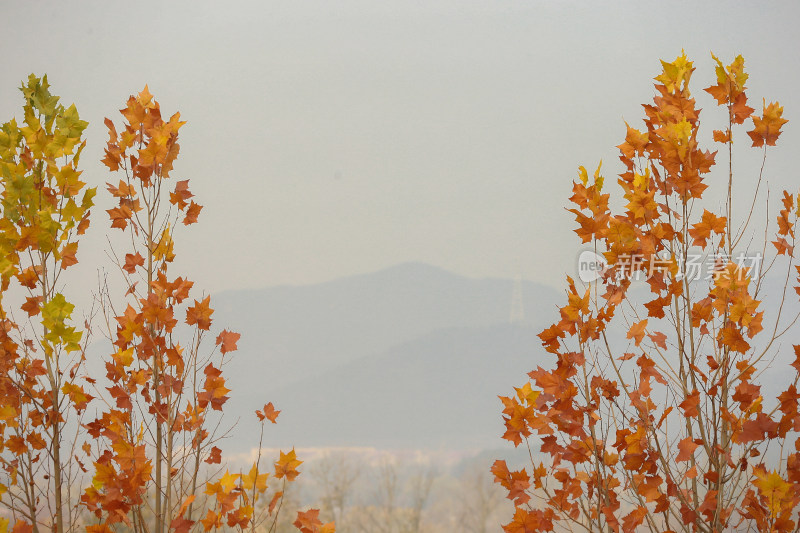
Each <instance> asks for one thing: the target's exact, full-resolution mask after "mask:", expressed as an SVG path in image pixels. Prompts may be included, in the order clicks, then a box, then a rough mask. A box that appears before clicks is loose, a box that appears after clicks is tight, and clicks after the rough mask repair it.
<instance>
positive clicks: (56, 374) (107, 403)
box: [0, 76, 334, 533]
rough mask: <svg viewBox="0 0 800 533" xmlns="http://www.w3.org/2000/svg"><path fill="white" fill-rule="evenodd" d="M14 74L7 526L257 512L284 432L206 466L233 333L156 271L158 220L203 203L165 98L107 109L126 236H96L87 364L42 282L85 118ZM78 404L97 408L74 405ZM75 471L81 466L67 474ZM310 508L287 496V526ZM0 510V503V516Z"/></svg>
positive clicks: (161, 258)
mask: <svg viewBox="0 0 800 533" xmlns="http://www.w3.org/2000/svg"><path fill="white" fill-rule="evenodd" d="M22 92H23V94H24V96H25V107H24V114H25V125H24V126H18V125H17V123H16V121H14V120H12V121H10V122H8V123H6V124H5V125H4V126H3V129H2V133H0V158H1V159H0V171H2V179H3V182H2V183H3V190H2V209H3V213H2V215H3V216H2V218H0V247H2V252H3V254H2V261H0V281H2V285H0V289H1V290H0V325H1V326H2V327H0V350H2V351H1V352H0V356H1V357H0V395H1V396H2V408H0V439H1V440H0V452H2V455H0V465H2V468H3V472H4V475H5V479H4V482H3V484H2V485H0V496H2V495H3V494H2V493H4V492H7V493H8V494H7V495H6V497H5V498H3V499H0V502H2V503H3V504H4V505H5V506H6V507H7V509H8V510H9V511H10V514H11V516H12V518H13V519H14V526H13V530H14V532H15V533H27V532H29V531H31V530H33V531H38V530H39V529H40V527H44V528H45V529H50V530H53V531H55V532H56V533H63V532H64V531H72V530H75V529H76V528H79V527H80V528H83V527H85V529H86V530H87V531H89V532H90V533H101V532H110V531H134V532H147V533H166V532H167V531H168V530H169V531H172V530H174V531H176V532H181V533H183V532H188V531H211V530H217V529H219V528H228V529H238V530H240V531H244V530H250V531H255V530H256V528H257V527H259V528H273V529H274V526H275V524H276V519H277V516H278V514H279V512H280V509H281V503H282V494H283V489H284V488H285V484H286V483H287V482H291V481H293V480H294V479H295V478H296V477H297V475H298V474H299V471H298V469H297V468H298V466H300V464H301V463H302V461H300V460H299V459H298V458H297V456H296V454H295V451H294V450H291V451H290V452H288V453H284V452H280V456H279V458H278V459H277V461H275V463H274V468H273V469H269V468H265V467H263V466H262V460H261V452H260V450H261V446H260V445H259V454H258V459H257V460H256V461H255V463H254V464H253V465H252V467H251V468H250V469H249V471H248V472H247V473H245V472H238V473H236V472H230V470H229V469H228V468H225V469H224V473H223V472H222V470H223V468H222V466H221V465H222V450H221V449H220V448H219V447H218V446H217V445H216V444H217V443H218V439H219V437H220V435H218V434H217V433H216V428H217V427H219V425H220V423H221V420H220V418H219V415H220V414H221V411H222V409H223V406H224V404H225V403H226V401H227V399H228V393H229V392H230V390H229V389H228V388H227V387H226V386H225V378H224V377H223V376H222V370H221V367H222V365H223V363H224V361H225V359H226V357H230V355H228V354H230V353H231V352H233V351H235V350H236V347H237V346H236V345H237V341H238V340H239V337H240V336H239V334H238V333H234V332H232V331H229V330H222V331H221V332H219V333H218V334H216V335H213V334H212V333H211V331H212V327H211V326H212V321H213V319H212V315H213V312H214V311H213V308H212V307H211V301H210V297H209V296H206V295H200V296H199V297H194V293H193V286H194V284H193V282H191V281H189V280H188V279H186V278H185V277H182V276H177V277H175V276H173V275H172V273H171V272H170V271H169V265H170V264H171V263H172V261H173V260H174V258H175V248H174V241H173V236H174V232H175V228H176V227H177V226H178V225H179V224H183V225H190V224H194V223H195V222H197V220H198V216H199V214H200V212H201V209H202V207H201V206H200V205H199V204H198V203H196V202H195V201H194V199H193V198H194V196H193V194H192V193H191V192H190V190H189V186H188V183H189V182H188V180H182V181H175V180H174V179H172V176H171V174H172V171H173V166H174V163H175V161H176V158H177V156H178V154H179V150H180V146H179V144H178V133H179V130H180V128H181V127H182V126H183V125H184V122H183V121H181V120H180V115H179V114H178V113H175V114H173V115H172V116H171V117H170V118H169V120H164V119H163V118H162V116H161V109H160V106H159V104H158V103H157V102H156V101H155V100H154V98H153V96H152V95H151V94H150V93H149V91H148V90H147V87H145V90H144V91H142V92H141V93H139V94H138V95H137V96H131V97H130V98H129V99H128V101H127V103H126V106H125V108H124V109H122V110H121V113H122V115H123V118H124V122H123V125H122V128H121V129H120V131H119V132H117V128H116V126H115V124H114V123H113V122H112V121H111V120H109V119H106V126H107V127H108V130H109V141H108V144H107V148H106V152H105V157H104V159H103V163H105V165H106V166H107V167H108V168H109V169H110V170H111V171H112V172H119V173H120V174H121V175H122V178H121V179H119V180H117V181H116V182H112V183H108V184H107V188H108V191H109V192H110V194H111V196H112V197H113V198H114V201H115V204H116V205H115V207H113V208H112V209H109V210H108V211H107V213H108V215H109V218H110V220H111V228H114V229H118V230H120V231H121V232H122V233H123V235H124V241H125V242H126V243H128V244H127V246H128V249H127V250H125V251H124V253H119V254H118V253H117V250H111V255H112V256H113V257H115V258H116V260H117V266H118V267H119V271H120V273H121V275H122V278H123V281H124V287H123V290H124V291H125V293H124V294H119V295H117V294H115V293H113V292H112V290H111V289H109V285H107V284H104V285H103V287H102V291H101V295H100V298H99V300H100V304H101V306H100V308H101V311H102V314H103V317H104V319H105V329H106V335H107V337H108V341H110V346H112V349H111V353H110V354H109V356H108V357H107V358H106V359H105V361H104V370H105V375H104V376H98V375H87V373H86V372H87V370H86V368H85V367H86V365H84V362H85V357H86V356H85V342H86V338H85V337H86V336H83V334H82V332H81V331H79V330H77V329H76V328H75V326H73V325H71V322H70V319H71V315H72V312H73V306H72V305H71V304H69V303H68V302H67V301H66V299H65V298H64V296H63V295H62V294H61V293H60V292H58V287H59V281H60V280H61V277H60V276H61V272H62V270H64V269H66V268H68V267H70V266H72V265H75V264H76V263H77V262H78V260H77V258H76V253H77V249H78V243H77V240H76V239H77V237H78V236H80V235H82V234H83V233H84V232H85V230H86V228H87V227H88V224H89V209H90V208H91V207H92V204H93V196H94V195H95V189H93V188H92V189H86V188H85V185H86V184H85V183H84V182H82V181H80V179H79V178H80V171H79V170H78V169H77V163H78V159H79V155H80V153H81V151H82V149H83V147H84V143H83V141H82V140H81V134H82V131H83V130H84V129H85V128H86V126H87V123H86V122H83V121H81V120H80V119H79V118H78V114H77V111H76V110H75V107H74V106H72V107H70V108H64V107H63V106H61V105H60V104H58V98H57V97H55V96H53V95H52V94H51V93H50V92H49V86H48V84H47V79H46V78H43V79H41V80H40V79H39V78H36V77H35V76H31V77H30V79H29V80H28V84H27V85H25V86H23V88H22ZM170 182H173V183H174V185H172V186H170ZM14 281H15V282H16V283H17V285H19V286H20V287H22V288H24V289H25V290H26V291H27V293H28V296H27V298H25V301H24V302H23V303H22V304H21V305H19V309H20V310H21V311H22V312H24V313H25V314H26V315H27V316H28V317H29V322H30V324H29V326H30V327H28V328H24V327H20V326H19V325H18V324H17V321H15V320H14V317H13V307H11V308H9V307H8V300H7V299H6V298H5V296H6V293H7V291H8V290H9V289H10V288H11V286H12V282H14ZM62 283H63V281H62ZM112 286H113V284H112ZM7 309H8V311H7ZM33 317H36V319H34V318H33ZM39 317H40V318H39ZM89 327H90V321H87V322H86V324H85V328H86V329H87V330H88V329H89ZM209 338H210V340H211V342H208V339H209ZM82 340H83V341H84V345H83V346H81V344H80V342H81V341H82ZM89 391H91V392H92V393H93V394H90V393H89ZM90 405H91V406H92V407H93V409H91V411H93V412H95V413H96V415H95V416H94V419H93V420H84V418H83V417H82V415H83V414H84V413H86V412H88V411H90V409H87V408H88V407H89V406H90ZM214 413H216V416H215V415H214ZM278 414H279V411H277V410H276V409H275V407H274V406H273V405H272V404H271V403H268V404H266V405H265V406H264V407H263V409H259V410H258V411H256V413H255V416H256V417H257V419H258V420H259V422H260V423H261V427H262V440H263V434H264V426H265V424H267V423H275V422H276V418H277V416H278ZM65 428H67V429H69V430H70V431H71V433H70V435H66V434H65ZM270 470H271V471H272V478H273V479H274V480H275V481H274V482H273V483H272V484H270V482H269V481H268V478H269V477H270ZM83 473H85V474H87V476H88V477H89V478H90V479H91V483H86V484H84V485H83V486H84V488H85V490H83V491H82V493H74V492H70V491H71V490H72V489H73V488H75V487H76V484H80V483H82V481H81V478H80V477H79V475H80V474H83ZM65 490H66V491H67V493H66V494H65V493H64V491H65ZM267 502H268V503H267ZM256 509H258V510H259V511H258V512H257V511H256ZM315 513H317V514H318V511H316V510H313V509H312V510H309V511H306V512H304V513H299V514H298V516H297V519H296V520H295V526H296V527H297V528H298V529H299V530H300V531H301V532H303V533H330V532H333V531H334V527H333V524H332V523H329V524H323V523H322V522H321V521H319V520H318V519H317V517H316V515H315ZM87 514H88V515H89V516H92V517H93V518H89V519H86V518H85V516H86V515H87ZM9 525H10V523H9V521H8V520H6V519H0V530H1V531H5V530H6V529H8V527H9Z"/></svg>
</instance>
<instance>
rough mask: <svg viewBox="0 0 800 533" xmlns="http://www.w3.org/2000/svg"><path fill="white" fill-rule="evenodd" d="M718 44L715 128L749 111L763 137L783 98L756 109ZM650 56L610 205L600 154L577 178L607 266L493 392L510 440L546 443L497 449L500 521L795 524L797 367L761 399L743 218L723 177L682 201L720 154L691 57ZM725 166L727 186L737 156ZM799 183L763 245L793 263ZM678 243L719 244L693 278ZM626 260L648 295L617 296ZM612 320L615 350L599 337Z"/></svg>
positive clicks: (758, 142)
mask: <svg viewBox="0 0 800 533" xmlns="http://www.w3.org/2000/svg"><path fill="white" fill-rule="evenodd" d="M713 59H714V61H715V62H716V64H717V67H716V74H717V82H716V84H715V85H712V86H711V87H709V88H707V89H706V91H707V92H708V93H710V94H711V95H712V96H713V97H714V98H715V99H716V101H717V103H718V104H719V105H720V106H723V107H724V108H726V109H727V111H728V118H729V120H728V127H727V129H725V130H721V131H715V132H714V134H713V138H714V140H715V141H716V142H719V143H722V144H723V145H725V146H726V147H727V149H728V151H729V154H728V155H729V156H730V150H731V146H732V143H733V140H732V137H733V133H732V130H733V129H734V127H735V126H737V125H740V124H743V123H745V121H747V120H748V119H750V120H751V121H752V125H753V129H752V130H750V131H747V134H748V135H749V137H750V139H751V141H752V146H754V147H762V146H763V147H764V149H766V146H772V145H774V144H775V141H776V140H777V138H778V137H779V136H780V133H781V127H782V126H783V125H784V124H785V123H786V120H785V119H783V118H782V112H783V109H782V108H781V107H780V106H779V105H778V104H777V103H771V104H769V105H767V104H766V103H765V104H764V108H763V113H762V115H761V116H756V115H754V114H753V113H754V110H753V109H752V108H751V107H749V106H747V96H746V93H745V91H746V87H745V82H746V80H747V74H745V73H744V60H743V59H742V58H741V57H737V58H736V60H735V61H733V62H732V63H731V64H730V65H728V66H724V65H723V64H722V63H721V62H720V61H719V60H718V59H717V58H716V57H714V58H713ZM662 66H663V71H662V73H661V74H660V75H659V76H657V77H656V78H655V80H656V83H655V89H656V96H655V97H654V99H653V103H652V104H648V105H644V106H643V107H644V113H645V118H644V125H645V129H644V130H642V131H639V130H637V129H635V128H633V127H631V126H630V125H627V132H626V135H625V141H624V142H623V143H622V144H620V145H619V147H618V148H619V150H620V154H621V155H620V161H621V162H622V164H623V166H624V170H623V172H622V173H621V174H620V175H619V179H618V180H617V184H618V185H619V187H620V188H621V200H623V201H622V203H621V204H620V205H622V206H624V207H623V209H622V210H620V211H619V212H615V211H614V210H612V209H611V208H610V207H609V200H610V198H611V195H610V194H609V193H604V192H602V191H603V181H604V180H603V177H602V176H601V175H600V168H599V167H598V170H597V172H596V173H595V175H594V180H593V182H590V179H589V175H588V173H587V172H586V170H585V169H584V168H583V167H581V169H580V173H579V179H578V180H577V181H575V182H574V183H573V189H572V193H573V194H572V197H571V198H570V200H571V202H572V203H573V204H574V205H575V207H574V208H571V209H570V210H569V211H570V212H571V213H573V214H574V215H575V218H576V221H577V223H578V225H579V227H578V228H577V229H576V230H575V232H576V234H577V235H578V236H579V237H580V239H581V241H582V242H584V243H592V245H593V246H594V249H595V250H596V251H597V252H598V253H601V254H602V255H603V256H604V258H605V260H606V262H607V265H608V268H607V269H606V270H605V272H604V273H603V276H602V278H601V279H600V280H598V281H597V282H596V283H595V284H594V285H590V286H589V287H587V288H586V289H585V290H583V289H580V288H579V287H578V286H577V285H576V283H575V281H574V280H573V279H572V278H569V277H568V278H567V287H568V289H567V302H566V305H564V306H563V307H561V308H560V319H559V320H558V321H557V322H556V323H554V324H553V325H552V326H550V327H548V328H547V329H545V330H544V331H543V332H542V333H541V334H540V335H539V337H540V339H541V340H542V345H543V346H544V348H545V350H546V351H547V352H549V353H550V354H552V355H553V356H554V357H555V360H554V366H553V367H552V368H550V369H544V368H541V367H539V368H537V369H536V370H533V371H532V372H530V373H529V377H530V382H529V383H526V384H525V385H524V386H523V387H521V388H517V389H516V394H515V395H512V396H508V397H501V400H502V402H503V418H504V420H505V424H506V432H505V434H504V435H503V438H505V439H507V440H509V441H511V442H513V443H514V444H515V446H517V445H520V444H522V443H523V442H524V443H526V444H527V445H530V442H529V439H534V436H535V441H536V442H538V443H539V445H540V446H539V451H540V454H541V455H542V456H543V457H546V458H547V460H546V461H543V462H541V463H540V464H539V465H536V464H535V463H534V464H532V465H531V467H532V471H531V472H530V473H529V472H528V471H527V469H522V470H519V471H510V470H509V468H508V466H507V465H506V463H505V462H504V461H497V462H496V463H495V464H494V466H493V468H492V473H493V474H494V476H495V479H496V481H497V482H498V483H499V484H500V485H502V486H503V487H504V488H505V489H506V490H507V491H508V498H509V499H511V500H512V501H513V502H514V505H515V507H516V512H515V514H514V517H513V519H512V520H511V522H509V523H508V524H506V525H505V526H504V530H505V531H506V532H508V533H521V532H534V531H555V530H558V529H559V528H562V529H568V528H570V527H573V526H575V525H584V526H587V527H589V530H591V531H594V530H598V531H606V530H611V531H623V532H625V533H629V532H633V531H637V530H639V529H647V530H650V531H703V532H722V531H725V530H729V529H730V528H733V529H735V530H737V531H739V530H741V531H744V530H746V529H747V528H750V529H748V530H751V531H752V530H756V531H794V530H795V528H796V527H797V524H798V509H799V508H800V507H798V505H800V453H798V452H797V451H795V450H800V438H796V437H797V435H796V432H797V431H799V430H800V414H798V398H800V396H798V393H797V382H798V374H797V373H795V376H794V378H793V380H792V383H791V384H790V385H789V386H788V388H787V389H786V390H785V391H783V392H782V393H780V394H779V395H778V396H777V398H776V401H777V403H776V404H775V405H774V407H773V406H772V404H769V405H768V404H767V403H766V402H765V400H764V399H763V391H762V390H761V387H760V386H759V385H758V384H756V383H755V382H754V377H755V373H756V371H757V369H758V365H759V363H763V362H765V361H766V360H765V354H766V353H768V351H769V349H770V347H771V346H772V342H773V340H774V338H775V337H776V335H773V336H772V337H771V338H770V339H767V340H766V342H764V344H763V345H761V346H759V347H756V346H755V344H754V343H755V340H754V337H755V336H756V335H757V334H758V333H759V332H761V331H762V330H763V329H764V327H763V326H762V322H763V321H764V312H763V311H762V310H761V307H760V304H761V301H759V300H758V299H757V295H758V291H759V287H760V279H759V278H757V277H755V276H754V273H753V272H752V271H751V270H750V269H748V268H747V267H744V266H742V265H739V264H737V263H734V262H733V261H732V259H731V258H732V257H733V255H734V253H735V252H736V250H737V245H738V244H739V242H740V239H741V237H742V232H743V230H742V232H739V233H736V234H735V233H733V231H732V228H731V201H732V200H731V198H732V195H731V192H730V189H729V191H728V200H727V203H726V212H725V213H722V214H716V213H713V212H711V211H709V210H703V212H702V214H701V215H700V216H699V218H696V216H697V215H695V214H694V212H693V211H692V207H693V206H694V205H695V204H696V203H699V202H700V200H701V199H702V198H703V195H704V192H705V191H706V189H707V187H708V184H707V178H708V176H709V175H710V172H711V170H712V168H713V167H714V165H715V162H716V160H717V157H718V153H717V152H716V151H713V152H712V151H710V150H704V149H702V148H701V146H700V142H699V140H698V139H699V131H700V130H699V125H700V121H699V115H700V110H699V109H698V108H697V107H696V102H695V99H694V98H693V97H692V94H691V93H690V90H689V84H690V79H691V76H692V73H693V72H694V70H695V69H694V66H693V64H692V62H691V61H689V60H688V59H687V58H686V56H685V55H681V56H680V57H678V58H677V59H676V60H675V61H673V62H671V63H667V62H663V61H662ZM765 154H766V152H765ZM726 181H727V182H728V185H729V187H730V186H732V184H733V173H732V169H731V171H730V176H729V180H726ZM796 199H797V197H796V196H795V195H792V194H790V193H789V192H785V193H784V199H783V207H784V209H783V210H782V211H781V212H780V214H779V215H778V237H777V240H776V241H775V242H774V243H773V244H774V245H775V248H776V250H777V251H776V254H778V255H784V256H788V259H789V265H788V266H787V269H789V270H790V271H791V270H793V267H794V268H797V271H798V273H800V267H798V266H797V265H795V264H794V262H793V260H794V256H793V251H794V248H793V243H794V238H795V234H794V226H795V225H796V223H797V216H798V214H800V204H798V203H797V202H796ZM693 220H696V222H694V221H693ZM690 253H701V254H703V257H710V258H713V257H716V256H719V257H722V258H723V259H722V260H718V261H717V262H716V264H715V266H714V270H713V276H712V277H711V280H710V282H709V283H708V284H707V285H705V286H704V288H703V287H700V288H698V286H699V284H698V285H691V283H690V280H689V279H688V278H687V277H686V276H685V275H683V274H684V273H685V272H686V266H687V265H686V261H687V257H688V255H689V254H690ZM630 257H637V258H640V260H639V261H637V262H634V263H631V262H630V261H626V260H625V259H626V258H630ZM653 264H660V265H662V268H657V269H653V268H650V267H651V266H652V265H653ZM631 269H633V274H634V275H636V274H638V275H639V278H646V283H647V286H648V289H649V293H650V296H649V299H648V300H647V301H646V302H642V303H638V302H637V301H636V300H635V299H634V297H633V296H631V295H630V294H629V290H630V288H631V285H632V283H634V281H633V277H632V276H631V275H626V271H629V270H631ZM788 279H789V276H788V275H787V280H788ZM797 290H798V293H800V288H798V289H797ZM777 320H778V318H776V321H777ZM790 322H791V321H790ZM619 323H621V324H623V327H624V328H625V331H626V340H627V348H624V347H622V346H620V343H619V342H616V341H615V339H613V338H612V337H613V334H612V333H611V331H610V330H611V326H612V324H619ZM776 324H777V322H776ZM775 331H778V329H777V326H776V329H775ZM795 352H796V354H797V357H798V359H797V360H795V363H794V364H793V365H792V366H794V367H795V370H798V371H800V346H795ZM790 439H795V440H794V442H793V444H794V445H792V440H790ZM770 445H771V447H770ZM768 447H770V450H769V451H770V453H771V455H770V454H767V453H766V452H767V451H768V450H767V449H768ZM768 464H774V466H773V467H771V468H770V467H768V466H767V465H768Z"/></svg>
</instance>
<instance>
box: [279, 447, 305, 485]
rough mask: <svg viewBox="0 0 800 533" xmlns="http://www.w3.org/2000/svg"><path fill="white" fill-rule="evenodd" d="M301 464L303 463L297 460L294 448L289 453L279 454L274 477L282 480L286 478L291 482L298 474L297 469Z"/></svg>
mask: <svg viewBox="0 0 800 533" xmlns="http://www.w3.org/2000/svg"><path fill="white" fill-rule="evenodd" d="M301 464H303V461H299V460H298V459H297V455H295V451H294V448H292V451H290V452H289V453H283V452H280V458H279V459H278V460H277V461H276V462H275V477H276V478H278V479H282V478H284V477H286V479H287V480H288V481H293V480H294V478H296V477H297V476H298V475H299V474H300V472H298V471H297V467H298V466H300V465H301Z"/></svg>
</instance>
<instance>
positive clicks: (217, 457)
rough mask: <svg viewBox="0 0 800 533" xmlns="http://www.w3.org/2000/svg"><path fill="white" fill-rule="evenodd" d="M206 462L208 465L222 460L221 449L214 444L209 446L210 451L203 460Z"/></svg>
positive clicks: (216, 463)
mask: <svg viewBox="0 0 800 533" xmlns="http://www.w3.org/2000/svg"><path fill="white" fill-rule="evenodd" d="M205 462H206V463H208V464H210V465H218V464H220V463H221V462H222V450H220V449H219V448H217V447H216V446H214V447H212V448H211V453H209V454H208V457H206V460H205Z"/></svg>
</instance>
